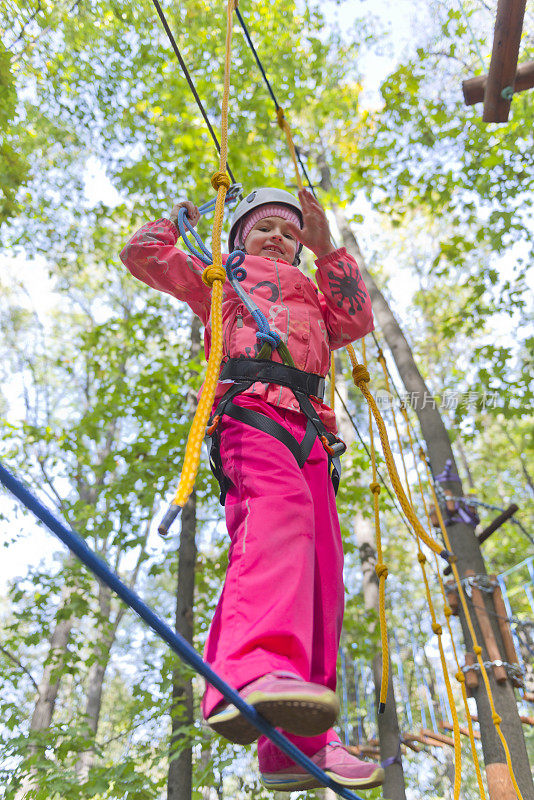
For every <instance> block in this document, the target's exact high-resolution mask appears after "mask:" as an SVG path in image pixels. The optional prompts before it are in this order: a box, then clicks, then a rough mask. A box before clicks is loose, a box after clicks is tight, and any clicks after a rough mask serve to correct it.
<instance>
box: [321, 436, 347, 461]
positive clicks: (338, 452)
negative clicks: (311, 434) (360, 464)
mask: <svg viewBox="0 0 534 800" xmlns="http://www.w3.org/2000/svg"><path fill="white" fill-rule="evenodd" d="M320 438H321V443H322V445H323V447H324V449H325V450H326V452H327V453H328V455H329V456H331V457H332V458H336V457H339V456H342V455H343V453H344V452H345V450H346V449H347V445H346V444H345V442H344V441H343V439H339V438H338V437H337V436H335V435H334V434H333V433H329V434H327V435H325V436H321V437H320Z"/></svg>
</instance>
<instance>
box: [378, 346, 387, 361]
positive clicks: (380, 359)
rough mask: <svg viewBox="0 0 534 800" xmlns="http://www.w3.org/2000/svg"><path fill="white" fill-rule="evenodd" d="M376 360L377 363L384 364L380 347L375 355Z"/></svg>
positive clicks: (384, 359)
mask: <svg viewBox="0 0 534 800" xmlns="http://www.w3.org/2000/svg"><path fill="white" fill-rule="evenodd" d="M376 360H377V361H378V362H379V363H380V364H385V363H386V358H385V356H384V351H383V350H382V348H381V347H379V348H378V355H377V357H376Z"/></svg>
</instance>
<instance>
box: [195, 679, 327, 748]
mask: <svg viewBox="0 0 534 800" xmlns="http://www.w3.org/2000/svg"><path fill="white" fill-rule="evenodd" d="M246 701H247V703H248V704H249V705H251V706H254V708H255V709H256V711H258V713H259V714H261V715H262V717H264V718H265V719H266V720H267V722H269V723H270V724H271V725H272V726H273V727H275V728H283V730H285V731H287V732H288V733H293V734H295V735H296V736H317V735H318V734H319V733H324V732H325V731H327V730H328V729H329V728H330V727H332V725H333V724H334V722H335V721H336V719H337V715H338V713H339V701H338V699H337V696H336V695H335V694H334V693H333V692H331V691H330V690H327V691H325V693H324V695H322V696H321V695H319V696H317V695H315V694H309V695H306V694H305V693H304V694H302V693H299V694H295V695H294V696H291V695H288V694H287V692H285V693H280V694H273V693H270V694H266V693H265V692H262V691H260V690H258V691H255V692H251V693H250V694H249V695H248V697H247V698H246ZM207 722H208V725H209V726H210V728H213V730H214V731H216V732H217V733H218V734H220V735H221V736H224V738H225V739H228V740H229V741H230V742H235V743H236V744H251V742H254V741H255V740H256V739H257V738H258V737H259V736H261V731H259V730H258V729H257V728H256V727H254V725H253V724H252V723H251V722H249V721H248V719H246V718H245V717H244V716H243V715H242V714H241V712H240V711H239V710H238V709H237V708H235V706H228V708H227V709H225V710H224V711H222V712H221V713H220V714H216V715H214V716H213V717H210V718H209V719H208V720H207Z"/></svg>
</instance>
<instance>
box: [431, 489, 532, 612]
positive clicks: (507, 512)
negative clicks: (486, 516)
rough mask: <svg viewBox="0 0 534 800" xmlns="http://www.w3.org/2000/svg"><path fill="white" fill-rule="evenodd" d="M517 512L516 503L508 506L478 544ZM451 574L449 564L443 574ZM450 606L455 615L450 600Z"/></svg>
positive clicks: (485, 531) (480, 537) (484, 532)
mask: <svg viewBox="0 0 534 800" xmlns="http://www.w3.org/2000/svg"><path fill="white" fill-rule="evenodd" d="M516 511H519V506H516V504H515V503H512V505H511V506H508V508H506V509H505V510H504V511H503V512H502V513H501V514H499V516H498V517H495V519H494V520H493V522H490V524H489V525H488V526H487V528H484V530H483V531H481V532H480V533H479V535H478V536H477V539H478V543H479V544H482V543H483V542H485V541H486V539H489V537H490V536H491V534H492V533H495V531H496V530H497V529H498V528H500V527H501V525H503V524H504V523H505V522H506V521H507V520H509V519H510V517H513V515H514V514H515V512H516ZM451 572H452V569H451V566H450V564H449V566H448V567H445V569H444V570H443V574H444V575H450V574H451ZM449 583H450V581H447V585H448V584H449ZM449 605H450V606H451V609H452V613H453V614H455V613H456V612H455V611H454V608H453V607H452V605H451V601H450V600H449Z"/></svg>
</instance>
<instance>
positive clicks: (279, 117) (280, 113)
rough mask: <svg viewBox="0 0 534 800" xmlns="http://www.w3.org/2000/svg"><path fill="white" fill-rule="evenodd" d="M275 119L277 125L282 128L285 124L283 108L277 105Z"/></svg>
mask: <svg viewBox="0 0 534 800" xmlns="http://www.w3.org/2000/svg"><path fill="white" fill-rule="evenodd" d="M276 119H277V122H278V124H279V126H280V127H281V128H282V130H283V129H284V125H285V120H286V115H285V114H284V109H283V108H280V106H278V108H277V109H276Z"/></svg>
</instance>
